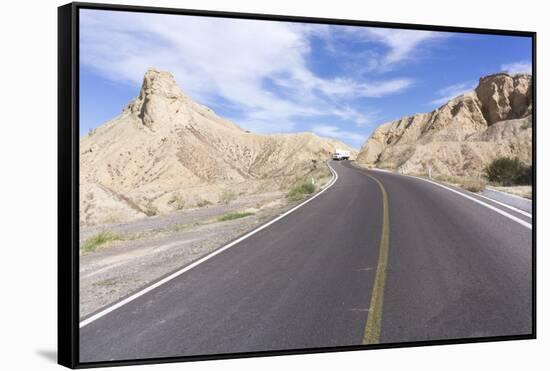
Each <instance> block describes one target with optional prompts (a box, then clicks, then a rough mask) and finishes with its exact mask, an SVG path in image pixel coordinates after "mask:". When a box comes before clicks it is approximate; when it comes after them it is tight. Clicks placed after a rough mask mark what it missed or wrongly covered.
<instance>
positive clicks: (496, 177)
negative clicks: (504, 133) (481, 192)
mask: <svg viewBox="0 0 550 371" xmlns="http://www.w3.org/2000/svg"><path fill="white" fill-rule="evenodd" d="M531 172H532V166H526V165H524V164H522V163H521V161H519V159H518V158H508V157H499V158H497V159H495V160H493V162H491V163H490V164H489V165H487V167H486V168H485V175H486V176H487V179H488V180H489V181H490V182H492V183H496V184H500V185H503V186H512V185H518V184H530V183H531Z"/></svg>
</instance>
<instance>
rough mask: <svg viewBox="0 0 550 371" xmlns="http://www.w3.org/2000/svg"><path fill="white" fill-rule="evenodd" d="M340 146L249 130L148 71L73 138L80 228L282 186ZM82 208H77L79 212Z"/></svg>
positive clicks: (316, 167)
mask: <svg viewBox="0 0 550 371" xmlns="http://www.w3.org/2000/svg"><path fill="white" fill-rule="evenodd" d="M336 148H342V149H348V150H350V151H351V152H352V153H353V154H356V151H353V150H352V149H351V148H349V147H348V146H346V145H345V144H344V143H342V142H339V141H336V140H333V139H328V138H321V137H318V136H316V135H314V134H311V133H303V134H274V135H257V134H253V133H249V132H247V131H244V130H242V129H241V128H240V127H238V126H237V125H235V124H233V123H232V122H229V121H227V120H224V119H223V118H220V117H219V116H217V115H216V114H215V113H214V112H213V111H212V110H210V109H209V108H207V107H205V106H202V105H200V104H198V103H196V102H194V101H193V100H192V99H190V98H189V97H188V96H186V95H185V94H183V93H182V92H181V90H180V89H179V87H178V86H177V84H176V82H175V81H174V79H173V77H172V75H171V74H169V73H167V72H159V71H156V70H149V71H148V72H147V73H146V74H145V77H144V80H143V85H142V88H141V91H140V93H139V96H138V97H137V98H136V99H135V100H134V101H132V102H131V103H130V104H129V105H128V106H127V107H126V108H125V109H124V110H123V112H122V113H121V115H119V116H118V117H116V118H114V119H113V120H111V121H109V122H107V123H105V124H103V125H101V126H100V127H98V128H97V129H95V130H93V131H92V132H90V133H89V134H88V135H86V136H84V137H83V138H81V140H80V187H81V194H80V199H81V202H80V208H81V209H80V210H81V213H80V216H81V220H80V222H81V224H82V225H90V224H101V223H105V222H117V221H120V222H123V221H127V220H131V219H135V218H139V217H144V216H145V215H146V214H149V215H151V214H156V213H170V212H174V211H177V210H178V209H181V208H189V207H196V206H200V205H204V204H206V203H215V202H218V201H219V200H220V197H221V195H222V194H223V193H224V192H228V191H231V192H234V193H236V194H239V193H245V194H249V193H256V192H267V191H273V190H285V189H286V188H288V187H290V186H291V185H293V184H294V183H295V182H296V181H298V180H300V179H303V178H305V177H311V176H313V177H317V176H320V175H321V174H323V175H325V174H326V173H325V170H324V169H323V165H322V163H321V162H322V161H325V160H326V159H328V158H330V156H331V154H332V153H333V152H334V150H335V149H336ZM84 210H85V212H84Z"/></svg>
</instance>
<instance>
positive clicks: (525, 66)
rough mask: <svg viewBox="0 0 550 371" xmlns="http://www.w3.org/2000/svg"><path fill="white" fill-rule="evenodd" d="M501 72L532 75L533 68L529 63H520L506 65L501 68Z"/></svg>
mask: <svg viewBox="0 0 550 371" xmlns="http://www.w3.org/2000/svg"><path fill="white" fill-rule="evenodd" d="M500 70H501V71H506V72H508V73H510V74H512V75H513V74H516V73H532V71H533V66H532V65H531V62H529V61H519V62H512V63H505V64H503V65H501V66H500Z"/></svg>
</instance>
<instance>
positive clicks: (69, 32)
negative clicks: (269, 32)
mask: <svg viewBox="0 0 550 371" xmlns="http://www.w3.org/2000/svg"><path fill="white" fill-rule="evenodd" d="M81 9H96V10H110V11H124V12H142V13H162V14H175V15H192V16H207V17H222V18H235V19H254V20H269V21H280V22H298V23H317V24H333V25H350V26H369V27H380V28H393V29H408V30H426V31H444V32H459V33H475V34H486V35H491V34H492V35H510V36H523V37H529V38H531V40H532V56H533V65H532V68H533V72H532V99H533V110H532V114H533V116H532V117H533V153H532V156H533V166H534V167H535V169H536V166H537V160H536V158H537V156H536V155H537V149H536V132H537V124H536V118H537V115H536V106H537V105H536V81H537V79H536V35H537V34H536V32H531V31H513V30H501V29H488V28H465V27H454V26H453V27H451V26H434V25H422V24H407V23H389V22H373V21H362V20H350V19H328V18H315V17H297V16H284V15H271V14H253V13H234V12H225V11H204V10H190V9H174V8H158V7H148V6H129V5H113V4H97V3H79V2H76V3H70V4H67V5H63V6H60V7H59V8H58V319H57V320H58V363H59V364H60V365H63V366H66V367H69V368H89V367H101V366H122V365H137V364H154V363H167V362H183V361H199V360H214V359H230V358H243V357H263V356H277V355H288V354H306V353H321V352H341V351H352V350H368V349H380V348H400V347H418V346H428V345H445V344H462V343H478V342H494V341H509V340H526V339H535V338H536V302H537V301H536V225H537V186H536V171H534V172H533V175H532V176H533V196H532V198H533V204H532V205H533V210H532V216H533V218H532V221H533V228H532V232H531V233H532V241H533V245H532V264H533V265H532V266H533V270H532V298H533V300H532V320H533V327H532V328H533V331H532V333H531V334H527V335H512V336H508V335H506V336H496V337H480V338H467V339H451V340H433V341H418V342H403V343H391V344H387V343H386V344H379V345H358V346H345V347H326V348H313V349H292V350H277V351H263V352H250V353H235V354H211V355H204V356H181V357H168V358H151V359H138V360H116V361H101V362H89V363H81V362H80V361H79V357H78V353H79V339H78V334H79V326H78V325H79V247H78V246H79V222H78V221H79V210H78V205H79V10H81Z"/></svg>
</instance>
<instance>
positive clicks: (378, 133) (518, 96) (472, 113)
mask: <svg viewBox="0 0 550 371" xmlns="http://www.w3.org/2000/svg"><path fill="white" fill-rule="evenodd" d="M531 111H532V97H531V75H528V74H517V75H509V74H506V73H498V74H494V75H489V76H485V77H482V78H481V79H480V80H479V84H478V86H477V87H476V88H475V90H474V91H472V92H469V93H466V94H464V95H461V96H459V97H456V98H454V99H452V100H450V101H449V102H447V103H445V104H444V105H442V106H441V107H439V108H437V109H436V110H434V111H432V112H430V113H419V114H416V115H412V116H407V117H403V118H401V119H399V120H396V121H392V122H388V123H385V124H382V125H381V126H379V127H378V128H377V129H376V130H375V131H374V132H373V133H372V135H371V136H370V137H369V138H368V139H367V141H366V142H365V143H364V144H363V147H362V148H361V151H360V153H359V155H358V157H357V162H359V163H363V164H366V165H369V166H375V167H380V168H388V169H393V170H398V171H400V172H403V173H409V174H426V173H427V171H428V168H431V169H432V173H433V174H434V175H453V176H473V177H478V176H480V175H481V174H482V172H483V169H484V167H485V166H486V165H487V164H489V163H490V162H491V161H492V160H493V159H495V158H496V157H502V156H508V157H518V158H519V159H520V160H521V161H523V162H524V163H526V164H531V162H532V155H531V153H532V116H531Z"/></svg>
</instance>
